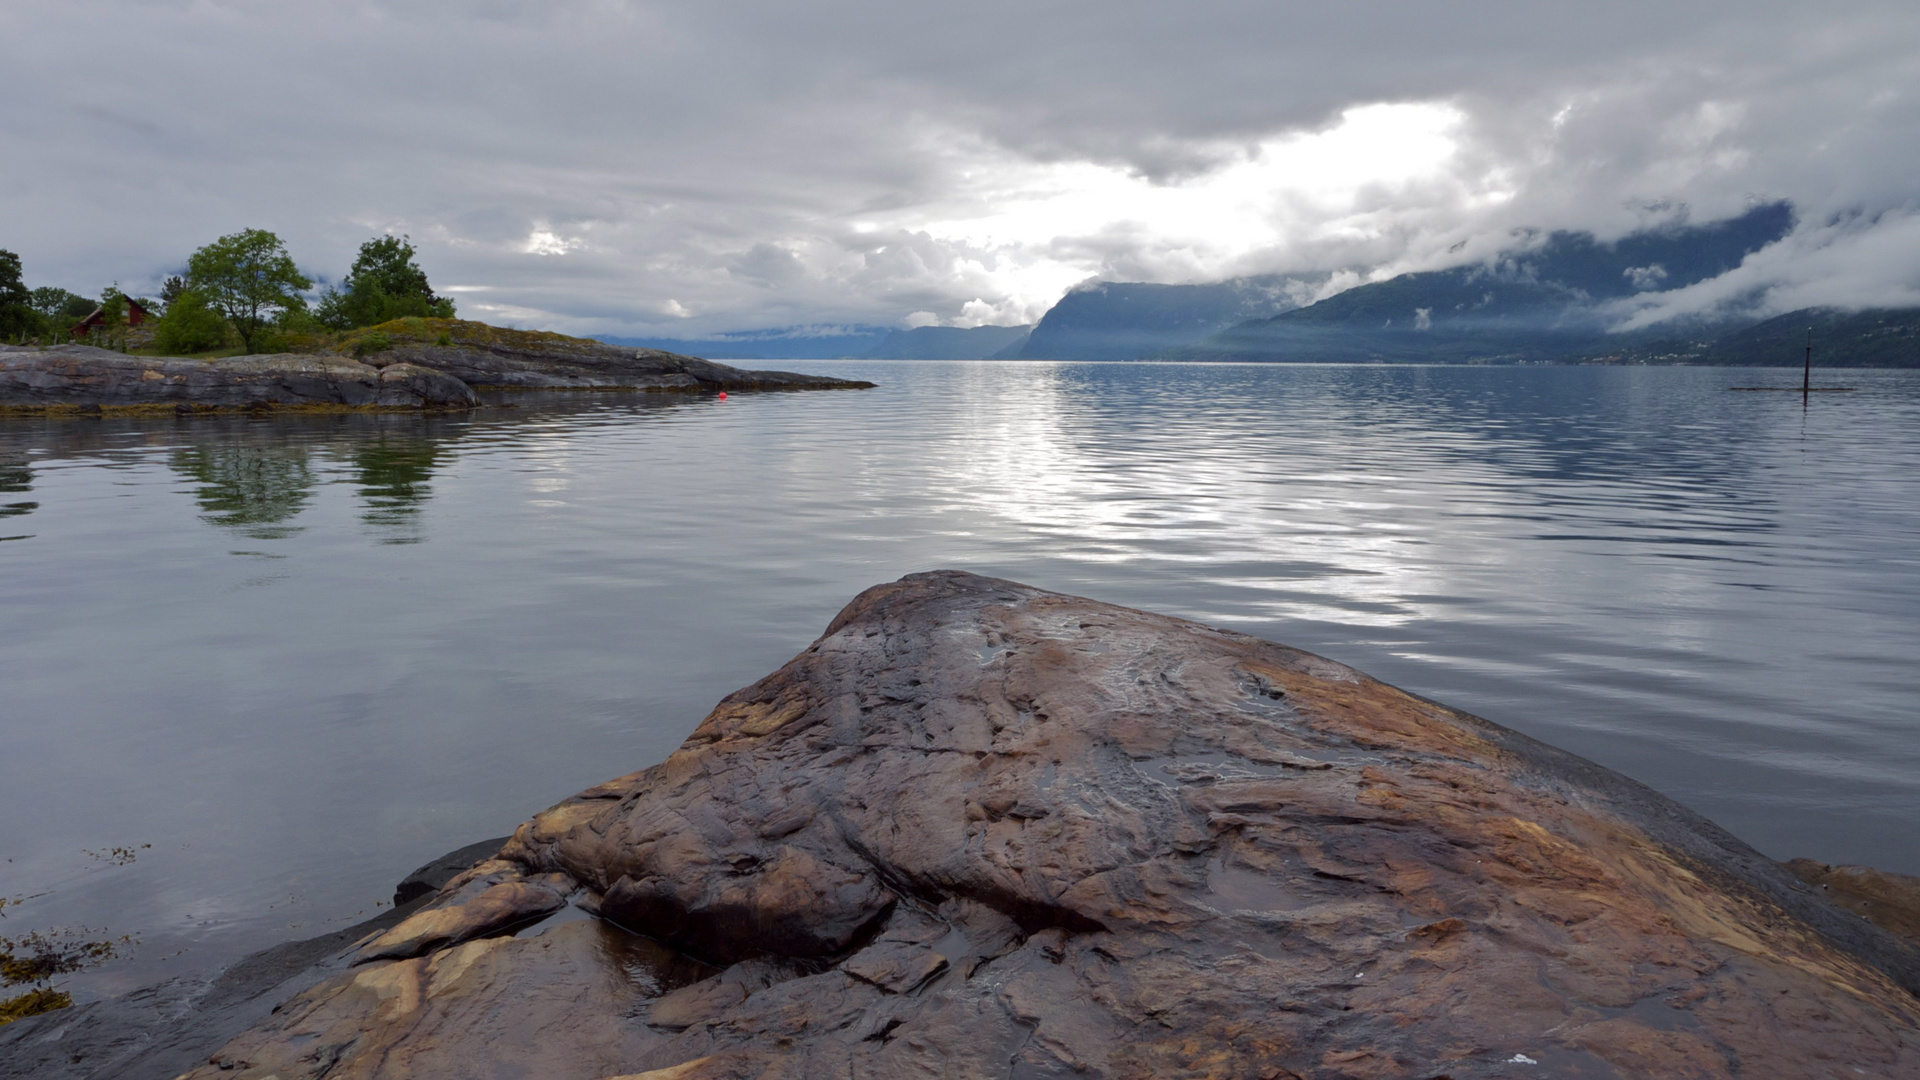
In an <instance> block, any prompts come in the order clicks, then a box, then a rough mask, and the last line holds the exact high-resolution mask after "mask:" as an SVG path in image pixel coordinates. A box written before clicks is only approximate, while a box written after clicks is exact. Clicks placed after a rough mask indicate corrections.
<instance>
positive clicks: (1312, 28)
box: [0, 0, 1920, 336]
mask: <svg viewBox="0 0 1920 1080" xmlns="http://www.w3.org/2000/svg"><path fill="white" fill-rule="evenodd" d="M1917 89H1920V4H1915V3H1914V2H1913V0H1886V2H1881V0H1867V2H1856V3H1839V4H1835V3H1831V2H1829V3H1824V4H1814V3H1807V2H1805V0H1800V2H1796V3H1791V4H1789V3H1783V2H1777V0H1744V2H1734V0H1721V2H1717V3H1698V2H1692V0H1659V2H1652V0H1610V2H1608V3H1605V4H1595V3H1579V4H1575V3H1548V2H1542V0H1495V2H1481V3H1462V2H1458V0H1455V2H1440V0H1432V2H1420V3H1410V2H1394V3H1386V2H1367V0H1349V2H1345V3H1326V2H1324V0H1317V2H1315V3H1311V4H1301V3H1284V2H1275V0H1265V2H1254V3H1240V2H1212V3H1208V2H1195V0H1188V2H1185V3H1180V4H1174V3H1169V2H1166V0H1161V2H1157V3H1139V2H1133V0H1107V2H1104V3H1098V4H1095V3H1048V2H1044V0H1039V2H1036V0H1021V2H1019V3H1010V2H1002V0H976V2H973V3H967V4H925V3H918V4H916V3H910V2H909V3H902V2H900V0H892V2H888V3H875V2H865V0H814V2H810V3H793V2H791V0H782V2H771V0H746V2H734V3H728V2H724V0H720V2H715V0H707V2H703V3H686V2H683V3H675V4H668V3H624V2H617V0H598V2H574V0H549V2H544V3H537V4H536V3H530V2H529V3H519V2H508V0H492V2H454V0H448V2H417V3H404V4H390V3H373V2H363V3H325V2H322V3H314V4H305V5H293V4H288V3H284V2H280V3H270V2H227V3H219V2H205V0H202V2H175V0H148V2H132V0H119V2H111V0H7V2H6V3H4V4H0V102H4V103H5V104H4V107H0V248H8V249H11V250H14V251H17V252H18V253H19V254H20V255H21V256H22V259H23V261H24V263H25V266H26V272H27V277H28V283H29V284H32V285H45V284H53V285H61V286H65V287H67V288H71V289H74V290H76V291H80V292H85V293H88V294H94V293H97V292H99V291H100V289H101V288H102V287H104V286H105V285H106V284H107V283H108V282H110V281H113V280H116V279H117V280H119V281H120V282H121V283H123V284H124V285H126V286H127V287H129V289H131V290H133V291H152V290H154V289H156V288H157V284H158V281H159V279H160V277H162V276H163V275H164V274H166V273H168V272H170V271H174V270H177V269H178V268H179V267H180V266H181V265H182V264H183V263H184V262H185V259H186V256H187V254H188V253H189V252H191V251H192V250H193V249H194V248H195V247H197V246H199V245H200V244H203V243H206V242H207V241H209V240H211V239H213V238H214V237H216V236H218V235H220V234H222V233H228V232H233V231H235V230H238V229H241V228H248V227H258V228H266V229H271V230H273V231H275V232H277V233H279V234H280V235H281V236H282V237H283V238H285V239H286V241H287V242H288V244H289V246H290V247H291V249H292V251H293V254H294V257H295V258H296V259H297V260H298V261H299V262H300V264H301V265H302V267H303V268H305V269H307V270H308V271H309V272H310V273H313V274H315V275H317V276H323V277H327V278H338V277H339V276H340V275H341V274H343V273H344V271H345V269H346V267H347V265H348V264H349V263H350V262H351V260H352V257H353V254H354V251H355V249H356V248H357V246H358V245H359V243H360V242H361V241H363V240H365V239H367V238H368V237H370V236H373V235H377V234H380V233H385V232H396V233H407V234H410V235H411V236H412V238H413V240H414V242H415V244H416V245H418V247H419V249H420V257H421V263H422V265H424V266H425V267H426V269H427V271H428V273H429V275H430V276H431V278H432V280H433V282H434V283H435V284H436V286H440V287H442V288H443V290H450V291H451V292H452V294H453V295H454V296H455V297H456V298H457V299H458V301H459V303H460V308H461V312H462V314H465V315H468V316H471V317H476V318H482V319H486V320H488V321H493V322H501V323H510V324H514V325H520V326H528V327H541V328H546V329H554V330H561V331H568V332H573V333H602V334H660V335H672V336H698V335H703V334H708V333H713V332H717V331H724V330H733V329H744V328H751V327H764V326H780V325H788V324H796V323H837V322H861V323H878V324H885V325H918V324H927V323H935V322H937V323H941V324H946V325H978V324H981V323H1016V322H1025V321H1030V320H1031V319H1034V318H1037V317H1038V316H1039V315H1040V314H1041V313H1042V312H1044V311H1045V310H1046V308H1047V307H1048V306H1050V305H1051V304H1052V303H1053V302H1054V301H1055V300H1056V299H1058V298H1059V296H1060V294H1061V293H1062V292H1063V291H1064V290H1065V289H1066V288H1068V287H1069V286H1071V285H1073V284H1074V283H1076V282H1079V281H1083V280H1086V279H1089V278H1094V277H1101V278H1106V279H1109V280H1134V281H1141V280H1145V281H1170V282H1184V281H1205V280H1217V279H1219V278H1222V277H1227V276H1231V275H1235V274H1242V273H1254V272H1289V271H1294V272H1303V273H1304V272H1311V271H1328V270H1336V269H1346V270H1349V271H1353V272H1354V273H1348V274H1344V275H1341V276H1340V277H1339V278H1337V279H1336V280H1338V281H1340V282H1351V281H1355V280H1360V277H1359V276H1357V275H1368V274H1371V275H1380V274H1387V273H1391V272H1394V271H1397V270H1400V269H1407V268H1422V267H1430V266H1438V265H1444V264H1446V263H1448V262H1449V261H1452V262H1457V261H1459V260H1461V259H1463V258H1467V257H1470V256H1472V255H1474V254H1476V253H1479V252H1483V251H1490V250H1494V249H1496V248H1498V247H1500V246H1502V245H1504V244H1507V243H1510V242H1511V240H1510V237H1511V235H1512V230H1513V229H1515V228H1517V227H1521V226H1533V227H1543V228H1589V229H1593V230H1595V231H1597V232H1599V233H1601V234H1603V235H1618V234H1619V233H1621V232H1624V231H1627V230H1630V229H1632V228H1635V227H1637V226H1640V225H1644V224H1646V223H1649V222H1658V221H1662V220H1670V219H1672V218H1673V217H1674V216H1676V215H1679V214H1686V215H1689V216H1690V217H1691V219H1692V220H1695V221H1705V220H1710V219H1714V218H1719V217H1725V216H1727V215H1730V214H1734V213H1738V212H1740V211H1741V210H1742V209H1744V208H1745V207H1746V206H1748V205H1749V204H1750V203H1751V201H1753V200H1756V199H1777V198H1787V199H1791V200H1793V202H1794V203H1795V204H1796V206H1797V207H1798V208H1799V210H1800V213H1801V225H1800V227H1799V229H1798V230H1797V231H1796V233H1795V234H1794V235H1793V236H1792V237H1790V238H1789V239H1788V240H1787V241H1785V242H1783V243H1782V244H1781V245H1778V246H1777V249H1774V250H1769V251H1767V252H1764V253H1762V255H1760V256H1756V257H1755V258H1754V259H1751V260H1749V263H1748V265H1747V266H1745V267H1743V268H1741V269H1740V270H1738V271H1736V272H1735V273H1734V274H1732V275H1729V276H1728V278H1726V279H1723V280H1721V281H1716V282H1711V283H1708V284H1706V285H1703V286H1698V287H1696V288H1694V289H1692V290H1688V291H1687V292H1686V293H1685V294H1684V295H1681V296H1669V297H1663V298H1660V299H1658V300H1656V301H1651V302H1649V305H1648V309H1647V310H1645V311H1643V312H1641V313H1640V314H1639V316H1637V317H1638V318H1639V319H1640V320H1641V321H1647V320H1655V319H1659V318H1662V317H1666V316H1668V315H1671V314H1674V313H1676V312H1681V311H1689V310H1697V309H1699V308H1700V307H1702V306H1709V305H1714V304H1725V303H1741V304H1752V303H1756V302H1757V303H1759V304H1760V305H1762V306H1764V307H1768V308H1772V309H1775V310H1787V309H1790V308H1793V307H1799V306H1805V305H1806V304H1809V303H1841V304H1854V305H1874V304H1915V303H1920V98H1917V97H1916V90H1917ZM1462 241H1464V242H1465V246H1464V247H1461V246H1459V245H1460V244H1461V242H1462Z"/></svg>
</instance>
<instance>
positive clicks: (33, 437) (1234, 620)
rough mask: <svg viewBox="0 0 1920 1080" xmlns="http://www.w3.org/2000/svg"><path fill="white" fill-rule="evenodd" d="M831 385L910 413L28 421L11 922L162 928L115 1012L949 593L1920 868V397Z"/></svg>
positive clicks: (991, 379) (14, 570)
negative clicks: (1482, 727)
mask: <svg viewBox="0 0 1920 1080" xmlns="http://www.w3.org/2000/svg"><path fill="white" fill-rule="evenodd" d="M783 366H787V367H792V368H800V369H804V370H812V371H822V372H827V373H833V374H845V375H852V376H857V377H862V378H870V379H873V380H875V381H877V382H879V383H881V384H882V386H881V388H880V389H878V390H872V391H866V392H861V393H817V394H792V395H765V396H752V395H736V396H734V397H732V398H730V399H728V400H726V401H716V400H711V399H700V400H673V401H669V400H662V399H658V398H652V399H649V398H645V397H640V396H621V395H599V396H580V397H573V396H554V397H535V398H531V399H523V403H522V405H521V407H519V408H514V409H497V410H489V411H485V412H481V413H479V414H476V415H474V416H471V417H460V418H448V417H441V418H420V417H402V416H379V417H372V416H353V417H323V418H303V419H273V420H249V419H240V418H230V419H215V420H209V419H186V420H171V419H155V420H145V419H143V420H104V421H103V420H62V421H45V420H36V421H23V420H10V421H0V515H5V516H0V537H5V539H4V541H0V575H3V576H0V634H4V638H3V639H0V641H3V644H0V848H4V850H0V856H4V857H5V858H6V860H7V861H6V862H4V863H0V893H4V894H9V895H17V894H22V893H34V892H42V891H45V890H52V892H51V893H50V894H49V895H45V896H42V897H40V898H38V899H35V900H32V901H30V902H29V903H28V904H27V905H26V906H24V907H23V908H21V909H19V910H18V911H17V912H16V911H14V910H13V909H9V912H8V915H7V919H6V923H5V928H6V929H7V930H12V929H26V928H28V927H32V926H45V925H48V924H51V923H69V924H71V923H79V924H84V925H87V926H92V927H102V928H106V929H108V930H111V931H112V932H115V933H121V932H133V933H136V934H138V935H139V936H140V937H141V939H142V942H143V944H142V945H141V946H140V948H139V950H138V952H137V953H136V954H135V956H134V958H133V959H132V960H131V961H128V962H124V963H121V964H120V965H118V966H117V967H115V968H113V969H110V970H108V971H105V972H101V973H97V974H95V975H93V976H90V977H88V978H86V979H84V980H82V981H81V982H80V983H79V984H78V988H79V989H81V990H82V991H85V992H111V991H114V990H117V989H119V988H122V987H125V986H128V985H132V984H134V983H136V982H139V981H144V980H148V979H151V978H153V977H155V976H157V975H163V974H168V973H173V972H183V971H193V970H202V969H204V968H206V967H207V966H209V965H211V964H214V963H218V962H221V961H224V960H227V959H231V958H233V957H235V956H237V955H239V954H242V953H244V952H246V951H249V950H252V949H254V948H258V947H261V946H264V945H267V944H270V943H273V942H276V941H280V940H284V939H286V938H289V937H293V936H306V935H310V934H314V933H319V932H323V931H325V930H327V929H331V928H334V927H338V926H341V925H344V924H345V923H346V922H348V921H349V920H352V919H354V918H356V917H357V916H361V915H363V913H364V914H371V913H372V912H373V910H374V908H373V905H374V904H375V902H376V901H379V900H382V899H384V898H385V897H387V896H389V895H390V894H391V889H392V885H393V883H394V881H395V880H396V879H398V878H399V877H400V876H401V875H403V874H404V873H405V872H406V871H408V870H410V869H411V868H413V867H414V866H415V865H417V864H419V863H421V862H423V861H425V860H427V859H429V858H431V857H433V856H436V855H438V854H440V853H441V852H443V851H446V850H448V849H451V848H453V847H456V846H459V845H462V844H466V843H468V842H471V841H473V840H476V839H481V838H484V837H488V836H494V835H499V834H503V833H505V832H507V831H509V830H510V829H511V828H512V826H513V825H515V824H516V823H517V822H519V821H520V820H521V819H522V818H524V817H525V816H527V815H528V814H530V813H532V812H534V811H536V810H539V809H541V808H542V807H544V806H546V805H548V804H550V803H552V802H554V801H555V800H557V799H559V798H561V797H563V796H565V795H567V794H569V793H570V792H572V791H574V790H576V789H578V788H581V787H584V786H586V785H589V784H592V783H596V782H598V781H600V780H603V779H606V778H608V777H611V776H614V775H617V774H619V773H623V772H627V771H629V770H632V769H635V768H639V767H641V766H644V765H647V764H650V763H652V762H654V761H657V760H658V759H660V758H661V757H662V756H664V755H665V754H666V753H667V752H668V751H669V750H670V749H672V748H673V747H674V746H675V745H676V744H677V743H678V742H679V741H680V739H681V738H682V737H683V736H684V735H685V734H686V733H687V732H688V731H689V730H690V729H691V728H692V727H693V725H694V724H695V723H696V722H697V721H698V720H699V718H700V717H701V716H702V715H703V714H704V713H705V711H706V710H707V708H708V707H709V706H711V705H712V703H713V702H714V701H715V700H716V699H718V698H719V697H720V696H721V695H723V694H725V693H726V692H728V691H730V690H732V689H734V688H736V687H738V686H741V685H744V684H745V683H748V682H750V681H752V680H754V679H756V678H758V677H759V676H760V675H762V674H764V673H766V672H767V671H769V670H771V669H772V668H774V667H776V666H778V665H779V664H781V663H782V662H784V661H785V660H786V659H787V658H789V657H790V656H791V655H793V654H794V653H795V652H797V651H798V650H800V649H801V648H802V647H804V646H805V645H806V644H807V642H809V641H810V640H812V638H813V637H814V636H815V635H816V634H817V633H818V632H819V631H820V630H821V629H822V628H823V627H824V626H825V625H826V623H827V621H828V619H829V618H831V616H832V615H833V613H834V612H835V611H836V610H837V609H838V608H839V607H840V606H841V605H842V604H843V603H845V602H846V601H847V600H848V599H849V598H850V597H852V596H853V595H854V593H856V592H857V591H859V590H860V589H862V588H864V587H866V586H868V585H871V584H874V583H876V582H880V581H886V580H890V579H893V578H895V577H898V576H899V575H901V574H904V573H908V572H911V571H915V570H922V569H928V568H933V567H943V566H959V567H966V568H970V569H974V570H978V571H981V572H985V573H990V574H996V575H1000V576H1004V577H1011V578H1016V579H1019V580H1022V581H1027V582H1030V583H1033V584H1036V585H1042V586H1046V587H1049V588H1054V589H1060V590H1065V591H1069V592H1075V593H1080V594H1084V595H1088V596H1093V597H1097V598H1100V599H1104V600H1110V601H1115V602H1119V603H1123V604H1129V605H1134V606H1138V607H1145V608H1151V609H1155V610H1160V611H1167V612H1173V613H1177V614H1180V615H1186V616H1190V617H1193V618H1198V619H1202V620H1205V621H1208V622H1211V623H1215V624H1217V625H1223V626H1229V627H1233V628H1236V629H1240V630H1245V631H1248V632H1251V633H1254V634H1259V635H1261V636H1265V637H1270V638H1274V639H1278V640H1281V641H1285V642H1288V643H1290V644H1294V645H1298V646H1301V647H1304V648H1307V649H1311V650H1314V651H1316V652H1321V653H1325V654H1327V655H1329V656H1333V657H1336V658H1338V659H1341V660H1344V661H1347V662H1349V663H1352V664H1355V665H1357V666H1359V667H1361V668H1363V669H1365V670H1367V671H1369V672H1371V673H1373V674H1374V675H1377V676H1379V677H1381V678H1384V679H1386V680H1388V681H1390V682H1394V683H1397V684H1399V685H1401V686H1405V687H1407V688H1409V689H1412V690H1415V691H1417V692H1420V693H1423V694H1427V695H1430V696H1433V697H1437V698H1440V699H1442V700H1445V701H1447V702H1449V703H1452V704H1454V705H1457V706H1460V707H1462V708H1466V709H1469V710H1471V711H1474V712H1478V713H1481V714H1483V715H1485V716H1488V717H1490V718H1492V719H1494V720H1498V721H1500V722H1502V723H1505V724H1508V725H1511V726H1513V727H1515V728H1518V729H1520V730H1522V731H1525V732H1527V733H1529V734H1532V735H1535V736H1537V737H1539V738H1542V739H1545V740H1547V741H1549V742H1552V743H1555V744H1557V745H1559V746H1562V747H1566V748H1568V749H1571V750H1573V751H1575V752H1577V753H1580V754H1584V755H1586V756H1588V757H1590V758H1593V759H1595V760H1597V761H1600V762H1603V763H1605V764H1607V765H1610V766H1612V767H1614V768H1616V769H1619V770H1621V771H1623V772H1625V773H1627V774H1629V775H1631V776H1634V777H1636V778H1638V779H1640V780H1643V781H1645V782H1647V783H1649V784H1651V785H1653V786H1654V787H1656V788H1658V789H1660V790H1662V791H1664V792H1666V793H1668V794H1670V795H1672V796H1674V797H1675V798H1678V799H1679V800H1681V801H1682V802H1685V803H1687V804H1688V805H1690V806H1692V807H1694V808H1695V809H1697V810H1700V811H1702V812H1704V813H1706V814H1707V815H1709V816H1710V817H1712V818H1714V819H1716V820H1718V821H1719V822H1721V823H1722V824H1724V825H1726V826H1727V827H1728V828H1730V829H1731V830H1732V831H1733V832H1735V833H1736V834H1738V835H1740V836H1741V837H1743V838H1745V839H1746V840H1748V841H1749V842H1751V843H1753V844H1755V845H1756V846H1758V847H1759V848H1760V849H1761V850H1763V851H1765V852H1766V853H1768V854H1769V855H1773V856H1776V857H1782V858H1784V857H1790V856H1795V855H1811V856H1814V857H1817V858H1820V859H1823V860H1827V861H1833V862H1867V863H1873V864H1876V865H1879V866H1881V867H1884V868H1888V869H1893V870H1900V871H1905V872H1908V873H1920V830H1916V829H1915V827H1914V824H1915V822H1916V820H1917V819H1920V663H1917V662H1916V660H1915V658H1916V656H1920V561H1917V559H1920V373H1915V372H1852V373H1846V374H1845V376H1844V381H1845V382H1847V383H1848V384H1850V385H1854V386H1857V387H1859V388H1860V390H1859V392H1857V393H1854V394H1845V395H1839V394H1836V395H1830V396H1828V397H1827V398H1824V399H1822V400H1816V401H1814V402H1813V403H1812V407H1811V409H1809V410H1806V411H1804V412H1803V410H1802V408H1801V402H1800V399H1799V398H1798V397H1797V396H1793V395H1784V394H1781V395H1774V394H1733V393H1728V392H1726V390H1725V388H1726V387H1727V386H1729V385H1737V384H1745V383H1753V382H1756V381H1767V380H1781V381H1785V380H1786V379H1787V375H1786V373H1781V372H1728V371H1710V370H1694V369H1645V368H1641V369H1616V368H1531V369H1527V368H1521V369H1515V368H1502V369H1485V368H1409V367H1258V366H1177V365H1144V364H1140V365H1093V364H995V363H937V362H920V363H877V362H864V363H863V362H832V363H827V362H797V361H796V362H792V363H790V364H787V365H783ZM145 844H151V845H152V846H151V847H150V848H138V845H145ZM115 846H121V847H136V849H137V855H138V857H137V859H136V860H135V861H134V862H133V863H132V864H130V865H124V866H115V865H112V863H111V860H107V859H100V858H95V857H92V856H89V855H87V854H85V853H86V852H87V851H94V852H101V851H104V850H105V849H108V848H110V847H115Z"/></svg>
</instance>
